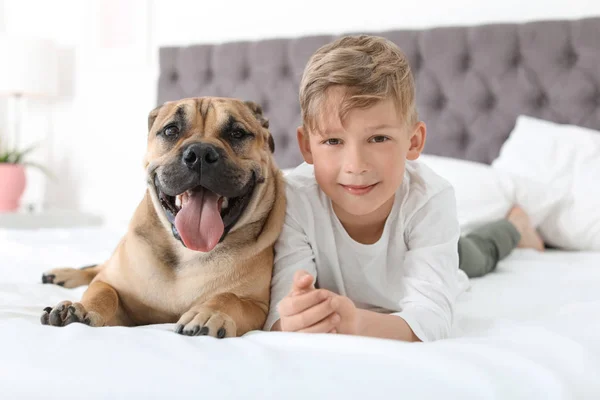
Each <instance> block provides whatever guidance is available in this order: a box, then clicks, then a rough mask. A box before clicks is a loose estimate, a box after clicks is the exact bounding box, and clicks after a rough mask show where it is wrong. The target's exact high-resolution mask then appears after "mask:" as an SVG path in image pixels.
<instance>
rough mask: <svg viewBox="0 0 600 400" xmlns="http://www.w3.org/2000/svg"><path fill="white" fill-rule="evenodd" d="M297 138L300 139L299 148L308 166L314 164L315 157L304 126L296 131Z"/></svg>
mask: <svg viewBox="0 0 600 400" xmlns="http://www.w3.org/2000/svg"><path fill="white" fill-rule="evenodd" d="M296 137H297V138H298V147H299V148H300V152H301V153H302V157H304V161H306V163H307V164H312V163H313V156H312V151H311V149H310V140H309V138H308V132H306V131H305V130H304V128H303V127H302V126H299V127H298V130H297V131H296Z"/></svg>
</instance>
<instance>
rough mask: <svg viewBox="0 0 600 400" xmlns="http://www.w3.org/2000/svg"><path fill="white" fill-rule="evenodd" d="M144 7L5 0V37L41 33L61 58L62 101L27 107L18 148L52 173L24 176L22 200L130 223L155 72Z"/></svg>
mask: <svg viewBox="0 0 600 400" xmlns="http://www.w3.org/2000/svg"><path fill="white" fill-rule="evenodd" d="M148 4H149V3H148V2H145V1H135V2H131V1H124V2H123V1H118V0H91V1H89V0H86V1H79V0H53V1H52V2H48V1H44V0H40V1H36V0H25V1H24V0H5V3H4V6H5V9H4V16H5V21H6V24H5V28H6V32H7V33H9V34H14V35H27V36H40V37H45V38H49V39H52V40H54V41H55V42H56V44H57V45H58V47H59V48H60V52H61V57H60V59H61V65H60V68H59V69H60V75H61V77H60V82H61V90H60V92H61V93H60V97H59V98H57V99H52V100H50V101H48V102H40V101H37V102H34V101H32V100H29V101H28V102H27V110H26V113H25V114H26V118H25V121H24V122H23V126H22V132H23V137H22V140H21V141H22V142H24V144H29V143H35V142H42V143H43V144H44V145H45V146H44V147H43V148H42V149H40V150H39V151H36V152H35V153H34V154H32V156H33V158H32V159H33V160H34V161H38V162H41V163H44V164H45V165H47V166H48V167H49V168H50V169H51V170H52V172H54V173H55V174H56V175H57V178H58V179H57V181H56V182H52V181H48V180H47V179H45V178H44V176H43V175H41V174H40V173H39V172H37V171H36V170H33V169H29V170H28V171H27V177H28V186H27V189H26V192H25V195H24V198H23V202H24V203H25V204H33V205H45V206H47V207H58V208H69V209H81V210H85V211H89V212H93V213H99V214H104V215H106V216H107V217H108V218H109V219H110V220H115V221H118V222H122V221H124V220H127V219H129V217H130V216H131V213H132V210H133V209H134V207H135V206H136V205H137V203H138V202H139V200H140V199H141V196H142V195H143V191H144V188H145V183H144V174H143V170H142V157H143V153H144V147H145V143H146V120H147V119H146V118H147V113H148V111H150V110H151V109H152V108H153V107H154V104H155V89H154V88H155V86H156V67H155V64H153V63H152V61H153V60H152V59H151V58H150V57H151V55H152V53H151V52H150V51H149V47H148V46H149V42H148V41H147V28H148V26H147V21H148V16H149V14H148V11H149V9H148V7H147V6H148Z"/></svg>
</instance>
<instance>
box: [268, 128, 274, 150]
mask: <svg viewBox="0 0 600 400" xmlns="http://www.w3.org/2000/svg"><path fill="white" fill-rule="evenodd" d="M269 149H271V153H275V142H274V141H273V136H271V133H269Z"/></svg>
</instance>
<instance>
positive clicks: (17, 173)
mask: <svg viewBox="0 0 600 400" xmlns="http://www.w3.org/2000/svg"><path fill="white" fill-rule="evenodd" d="M34 149H35V146H32V147H30V148H27V149H25V150H22V151H18V150H3V149H2V148H1V147H0V212H10V211H16V210H17V209H18V208H19V205H20V202H21V196H23V192H25V186H26V177H25V167H27V166H32V167H35V168H38V169H40V170H41V171H42V172H44V173H46V174H48V172H47V170H46V169H45V168H44V167H42V166H41V165H38V164H35V163H32V162H28V161H25V156H26V155H27V154H28V153H30V152H31V151H33V150H34Z"/></svg>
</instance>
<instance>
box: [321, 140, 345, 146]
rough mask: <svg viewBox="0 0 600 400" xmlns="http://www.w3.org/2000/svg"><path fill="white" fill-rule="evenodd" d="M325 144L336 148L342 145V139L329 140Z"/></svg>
mask: <svg viewBox="0 0 600 400" xmlns="http://www.w3.org/2000/svg"><path fill="white" fill-rule="evenodd" d="M323 143H325V144H328V145H330V146H335V145H338V144H340V143H342V141H341V140H340V139H327V140H325V141H324V142H323Z"/></svg>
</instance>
